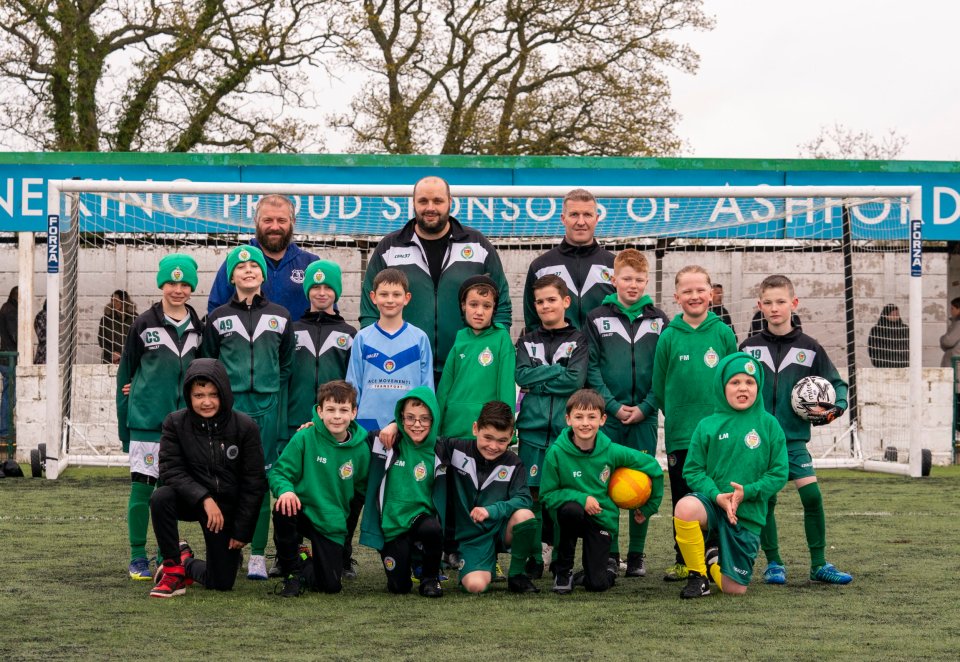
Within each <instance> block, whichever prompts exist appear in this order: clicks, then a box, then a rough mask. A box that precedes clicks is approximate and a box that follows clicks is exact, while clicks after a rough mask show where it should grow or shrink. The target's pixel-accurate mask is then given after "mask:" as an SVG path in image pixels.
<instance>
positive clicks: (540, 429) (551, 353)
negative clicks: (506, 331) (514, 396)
mask: <svg viewBox="0 0 960 662" xmlns="http://www.w3.org/2000/svg"><path fill="white" fill-rule="evenodd" d="M589 359H590V349H589V346H588V343H587V337H586V336H585V335H584V334H583V333H582V332H580V331H577V328H576V327H575V326H573V324H571V323H570V321H569V320H567V326H565V327H563V328H562V329H544V328H543V327H537V328H536V329H535V330H534V331H532V332H530V333H527V334H525V335H523V336H521V337H520V339H519V340H517V373H516V381H517V385H518V386H519V387H520V390H522V391H523V392H524V396H523V401H522V402H521V403H520V413H519V414H517V433H518V435H519V437H520V443H522V444H530V445H532V446H535V447H537V448H546V447H547V446H549V445H550V443H551V442H552V441H553V440H554V439H556V438H557V435H558V434H560V430H562V429H563V428H565V427H566V425H567V422H566V409H567V398H569V397H570V396H571V395H573V394H574V393H575V392H576V391H577V390H579V389H581V388H583V385H584V383H586V379H587V364H588V362H589Z"/></svg>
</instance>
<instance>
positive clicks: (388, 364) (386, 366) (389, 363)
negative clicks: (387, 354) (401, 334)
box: [383, 359, 397, 372]
mask: <svg viewBox="0 0 960 662" xmlns="http://www.w3.org/2000/svg"><path fill="white" fill-rule="evenodd" d="M396 367H397V363H396V362H395V361H394V360H393V359H387V360H386V361H384V362H383V371H384V372H393V371H394V369H395V368H396Z"/></svg>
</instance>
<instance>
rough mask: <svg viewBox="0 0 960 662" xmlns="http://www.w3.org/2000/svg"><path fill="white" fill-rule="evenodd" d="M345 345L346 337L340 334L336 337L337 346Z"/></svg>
mask: <svg viewBox="0 0 960 662" xmlns="http://www.w3.org/2000/svg"><path fill="white" fill-rule="evenodd" d="M346 346H347V337H346V336H340V337H339V338H337V347H346Z"/></svg>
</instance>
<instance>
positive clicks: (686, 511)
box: [673, 496, 707, 526]
mask: <svg viewBox="0 0 960 662" xmlns="http://www.w3.org/2000/svg"><path fill="white" fill-rule="evenodd" d="M673 516H674V517H676V518H677V519H679V520H683V521H685V522H700V526H706V525H707V510H706V508H704V507H703V503H701V502H700V499H698V498H697V497H694V496H685V497H683V498H682V499H680V501H678V502H677V507H676V508H675V509H674V513H673Z"/></svg>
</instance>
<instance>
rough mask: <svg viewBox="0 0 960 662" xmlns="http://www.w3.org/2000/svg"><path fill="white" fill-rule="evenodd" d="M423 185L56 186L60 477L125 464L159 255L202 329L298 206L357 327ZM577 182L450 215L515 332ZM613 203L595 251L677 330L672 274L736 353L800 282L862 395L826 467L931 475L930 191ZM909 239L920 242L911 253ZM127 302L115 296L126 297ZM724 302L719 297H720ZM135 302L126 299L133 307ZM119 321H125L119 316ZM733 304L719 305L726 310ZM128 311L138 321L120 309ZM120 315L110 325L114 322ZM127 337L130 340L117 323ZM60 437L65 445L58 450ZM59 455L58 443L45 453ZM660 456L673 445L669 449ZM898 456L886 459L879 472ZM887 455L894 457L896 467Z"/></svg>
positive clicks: (477, 201)
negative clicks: (276, 217) (695, 285)
mask: <svg viewBox="0 0 960 662" xmlns="http://www.w3.org/2000/svg"><path fill="white" fill-rule="evenodd" d="M411 188H412V186H409V185H404V186H382V185H362V186H360V185H354V186H348V185H303V184H276V183H271V184H238V183H191V182H104V181H96V182H94V181H74V180H71V181H60V182H51V195H50V198H49V199H50V214H51V216H52V218H53V219H54V221H55V223H56V225H55V227H56V235H55V236H53V235H51V239H50V244H49V246H50V247H54V246H55V245H56V246H58V247H59V261H58V262H57V264H56V267H55V269H54V270H55V271H56V273H51V274H50V275H49V277H48V278H49V280H48V310H49V312H48V341H47V342H48V354H47V361H48V371H49V372H48V374H50V375H52V377H53V378H52V379H50V380H49V381H48V386H47V399H48V400H49V403H48V404H49V405H50V406H51V409H50V414H49V420H48V423H47V427H48V429H47V431H46V434H45V435H44V439H46V440H48V441H50V442H53V444H54V445H53V446H52V447H53V448H57V449H59V452H57V453H53V452H51V451H50V450H48V451H47V455H48V463H47V473H48V475H51V474H52V476H53V477H55V476H56V475H57V472H58V471H59V470H60V469H62V468H63V467H64V466H66V464H69V463H71V462H95V463H104V462H111V461H116V462H120V461H122V458H121V457H119V453H120V445H119V442H118V441H117V436H116V424H115V418H113V417H115V414H114V413H113V412H112V410H111V408H112V402H113V389H114V388H115V386H114V383H113V381H111V380H112V379H114V377H113V375H114V374H115V372H111V371H110V368H109V367H108V366H107V365H105V364H108V363H109V361H108V359H109V356H108V354H109V353H110V352H112V349H111V348H110V347H105V346H104V345H105V344H106V345H109V339H106V340H105V339H104V336H110V337H111V338H114V337H123V336H124V331H125V329H124V327H123V326H122V325H123V323H124V319H126V318H125V315H127V316H129V315H132V314H134V312H137V311H138V312H143V311H144V310H145V309H146V308H147V307H148V306H149V305H151V304H152V303H154V302H155V301H157V300H158V298H159V297H158V292H157V290H156V285H155V274H156V265H157V262H158V261H159V259H160V257H162V256H163V255H165V254H167V253H170V252H173V251H181V252H189V253H191V254H193V255H195V256H196V257H197V261H198V262H199V263H200V284H199V286H198V289H197V292H196V293H195V294H194V298H193V300H192V301H191V304H192V305H194V307H195V308H196V309H197V311H198V312H199V313H200V315H201V316H203V315H204V314H205V313H206V297H207V295H208V293H209V291H210V287H211V286H212V283H213V276H214V274H215V271H216V269H217V268H218V267H219V265H220V263H221V262H222V261H223V260H224V259H225V255H226V252H227V251H228V250H229V249H230V248H232V247H233V246H235V245H237V244H238V243H241V242H244V241H246V240H248V239H249V238H250V237H251V236H252V235H253V232H254V223H253V210H254V207H255V205H256V202H257V200H258V199H259V197H261V196H262V195H266V194H272V193H281V194H285V195H290V196H292V197H293V199H294V201H295V203H296V206H297V219H296V235H295V240H296V241H297V243H298V244H299V245H300V246H301V247H302V248H305V249H307V250H310V251H312V252H314V253H317V254H318V255H320V256H321V257H324V258H327V259H334V260H336V261H338V262H340V264H341V266H342V268H343V271H344V287H343V297H342V299H341V303H340V309H341V313H342V314H343V315H344V317H345V318H346V319H347V321H348V322H351V323H353V324H355V325H356V321H357V316H358V309H359V296H360V281H361V279H362V275H363V270H364V268H365V266H366V261H367V258H368V256H369V253H370V251H371V250H372V248H373V247H374V246H375V245H376V242H377V240H378V239H379V238H380V237H382V236H383V235H385V234H387V233H389V232H392V231H393V230H396V229H397V228H399V227H400V226H401V225H403V223H405V222H406V221H407V220H408V219H409V218H411V217H412V216H413V210H412V201H411V197H410V194H411ZM572 188H575V187H574V186H570V187H516V186H502V187H490V186H459V187H458V186H454V187H453V188H452V194H453V196H454V203H453V209H452V211H451V214H452V215H453V216H455V217H456V218H457V219H458V220H460V221H461V222H462V223H464V224H466V225H469V226H471V227H474V228H477V229H479V230H481V231H482V232H483V233H484V234H485V235H486V236H487V237H488V238H489V239H490V240H491V241H492V242H493V243H494V245H495V246H496V247H497V249H498V252H499V254H500V257H501V261H502V262H503V264H504V267H505V271H506V273H507V277H508V281H509V282H510V284H511V298H512V300H513V311H514V325H513V335H514V337H516V336H517V335H518V333H519V331H520V329H521V328H522V326H523V318H522V299H523V292H522V287H523V282H524V279H525V276H526V270H527V267H528V266H529V264H530V262H531V261H532V260H533V259H534V258H535V257H536V256H537V255H539V254H540V253H542V252H543V251H545V250H547V249H548V248H550V247H552V246H554V245H555V244H556V243H557V242H558V241H559V240H560V239H561V238H562V237H563V227H562V225H561V223H560V209H561V201H562V197H563V195H564V194H565V193H566V192H567V191H568V190H570V189H572ZM590 191H591V192H592V193H593V194H594V195H596V196H597V197H598V199H599V205H600V213H601V220H600V222H599V224H598V226H597V239H598V241H599V242H600V243H601V244H603V245H605V246H607V247H608V248H609V249H610V250H612V251H614V252H616V251H617V250H619V249H622V248H625V247H634V248H638V249H639V250H641V251H643V252H644V253H645V254H646V256H647V258H648V260H649V263H650V284H649V286H648V288H647V293H648V294H650V295H651V296H652V297H653V298H654V300H655V301H656V302H657V305H658V306H659V307H661V308H663V309H664V311H665V312H666V313H667V314H668V316H670V317H671V318H672V317H673V316H674V315H675V314H677V313H678V312H679V308H678V307H677V305H676V304H675V303H674V299H673V282H674V281H673V279H674V275H675V274H676V272H677V271H679V270H680V269H681V268H682V267H683V266H685V265H689V264H699V265H701V266H703V267H705V268H706V269H707V270H708V272H709V273H710V275H711V277H712V280H713V283H714V284H720V285H722V297H723V298H722V303H721V302H720V300H719V299H718V300H717V308H716V311H717V312H718V313H720V312H722V313H724V314H726V315H728V317H727V318H725V319H727V320H728V321H729V323H730V324H731V325H732V327H733V329H734V331H735V333H736V335H737V340H738V342H742V341H743V340H744V339H745V338H746V337H747V336H748V335H749V334H750V333H751V330H752V331H754V332H755V331H756V329H757V328H758V327H759V325H760V324H762V322H758V321H757V320H755V319H754V316H755V313H756V310H757V307H756V301H757V296H758V291H757V290H758V285H759V284H760V282H761V281H762V280H763V278H764V277H766V276H768V275H771V274H776V273H780V274H784V275H786V276H788V277H790V278H791V280H792V281H793V282H794V284H795V286H796V289H797V296H798V297H799V300H800V305H799V308H798V310H797V315H798V321H799V323H800V325H801V326H802V328H803V330H804V332H806V333H808V334H809V335H811V336H813V337H814V338H816V339H817V340H819V341H820V343H821V344H822V345H823V346H824V348H825V349H826V351H827V353H828V355H829V356H830V357H831V359H832V360H833V363H834V364H835V365H836V366H837V368H838V370H839V371H840V373H841V375H842V376H843V377H844V378H845V379H846V380H847V381H848V383H849V385H850V390H849V395H848V400H849V402H850V408H849V410H848V411H847V413H846V414H845V415H844V416H843V418H842V419H841V420H839V421H836V422H834V423H833V424H831V425H829V426H826V427H822V428H815V432H814V438H813V440H812V441H811V445H810V448H811V454H812V455H813V456H814V458H815V461H816V462H817V464H818V465H819V466H867V467H868V468H877V467H875V466H874V465H889V466H886V467H883V466H881V467H879V468H885V469H887V470H893V471H897V472H901V473H907V472H908V471H909V472H910V473H913V474H914V475H919V462H920V458H919V432H918V430H919V425H917V424H916V423H917V421H918V420H920V418H919V417H921V416H922V409H921V406H922V405H921V403H920V400H919V397H918V394H919V383H920V353H921V352H920V343H919V337H917V336H919V334H915V335H912V336H910V335H908V334H907V333H906V325H904V324H903V322H906V323H907V325H909V328H913V329H920V328H921V325H920V295H919V291H920V289H919V287H920V273H919V267H918V266H917V265H918V264H919V259H920V256H919V226H918V224H917V225H913V226H912V224H911V221H919V215H920V214H919V209H920V206H919V189H917V188H913V187H855V188H854V187H829V188H827V187H770V186H760V187H712V188H705V187H699V188H689V187H673V188H669V187H615V188H614V187H591V188H590ZM911 227H912V228H913V232H914V233H916V234H915V236H914V237H913V239H915V240H916V241H913V242H912V241H911V239H912V237H911ZM117 291H122V292H123V293H124V295H125V296H126V299H123V304H122V305H121V304H118V303H117V302H116V301H114V299H115V297H114V296H113V295H114V293H115V292H117ZM718 294H719V293H718ZM121 298H122V297H121ZM110 306H112V307H113V308H114V309H115V311H114V312H111V311H109V310H108V307H110ZM720 306H722V308H721V307H720ZM124 311H126V312H124ZM104 320H106V326H104ZM115 327H119V328H115ZM53 440H56V441H53ZM48 448H51V445H50V444H49V443H48ZM661 451H662V446H661ZM884 457H886V458H887V460H888V461H887V462H881V461H882V460H883V459H884ZM889 460H897V462H890V461H889Z"/></svg>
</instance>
